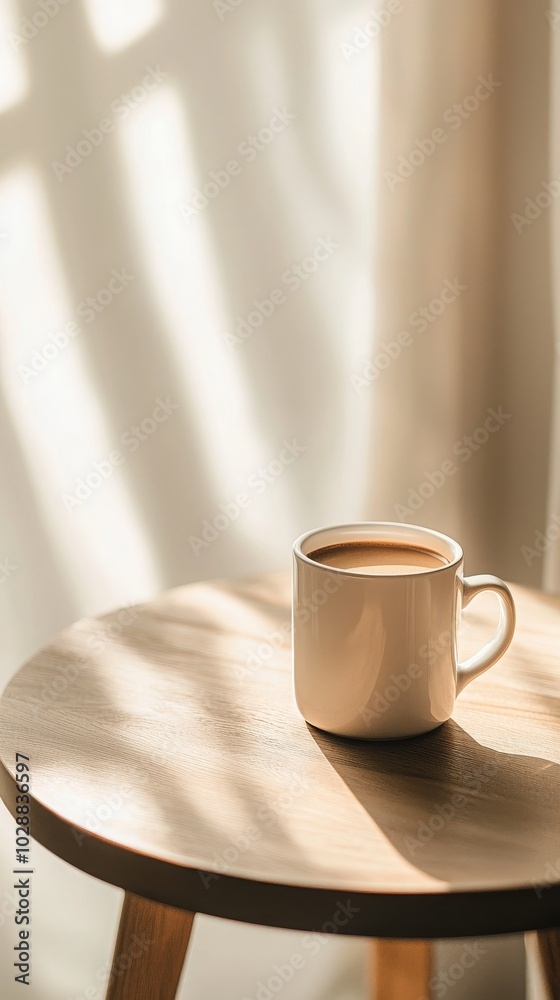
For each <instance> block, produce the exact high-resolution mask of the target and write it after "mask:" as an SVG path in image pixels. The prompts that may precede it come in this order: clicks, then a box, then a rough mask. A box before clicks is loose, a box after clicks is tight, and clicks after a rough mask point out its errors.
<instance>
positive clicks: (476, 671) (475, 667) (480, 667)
mask: <svg viewBox="0 0 560 1000" xmlns="http://www.w3.org/2000/svg"><path fill="white" fill-rule="evenodd" d="M484 590H490V591H492V592H493V593H494V594H496V596H497V598H498V600H499V602H500V622H499V624H498V631H497V632H496V635H495V636H494V637H493V638H492V639H490V642H487V643H486V645H485V646H483V647H482V649H481V650H479V652H478V653H475V654H474V656H470V657H469V659H468V660H465V662H464V663H458V664H457V694H459V693H460V692H461V691H462V690H463V688H465V687H466V686H467V684H469V683H470V682H471V681H472V680H474V678H475V677H478V676H479V675H480V674H483V673H484V671H485V670H488V667H491V666H492V665H493V664H494V663H495V662H496V660H499V659H500V656H503V654H504V653H505V651H506V649H507V648H508V646H509V644H510V642H511V640H512V639H513V633H514V631H515V604H514V603H513V597H512V595H511V591H510V589H509V587H507V586H506V584H505V583H504V582H503V580H500V579H499V577H497V576H486V575H485V576H466V577H464V579H463V607H464V608H466V606H467V604H470V602H471V601H472V599H473V597H476V595H477V594H481V593H482V592H483V591H484Z"/></svg>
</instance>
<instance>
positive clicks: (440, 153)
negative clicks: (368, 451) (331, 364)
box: [363, 0, 560, 586]
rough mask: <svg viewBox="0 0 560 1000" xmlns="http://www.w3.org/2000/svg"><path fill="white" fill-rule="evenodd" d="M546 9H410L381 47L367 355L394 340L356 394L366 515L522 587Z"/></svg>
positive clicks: (530, 576) (542, 517) (536, 370)
mask: <svg viewBox="0 0 560 1000" xmlns="http://www.w3.org/2000/svg"><path fill="white" fill-rule="evenodd" d="M548 6H549V5H548V4H547V3H546V2H545V0H538V2H533V3H531V4H528V3H526V2H524V0H513V2H509V0H508V2H505V0H469V3H465V2H464V0H446V2H445V3H440V2H438V0H411V2H410V3H403V4H402V9H401V13H399V14H397V15H395V17H394V19H393V23H392V24H391V25H388V26H387V28H386V30H385V32H384V34H383V36H382V39H381V41H382V60H381V62H382V68H381V78H382V83H381V95H382V96H381V103H380V107H381V113H382V127H381V137H380V143H379V170H378V172H377V184H378V195H379V204H380V219H379V224H378V226H377V233H378V240H377V256H378V264H377V287H378V289H379V291H378V296H379V298H378V305H377V315H376V320H375V328H376V345H375V348H374V353H375V352H377V353H379V352H380V351H381V352H383V347H382V344H383V342H388V343H389V346H391V342H392V341H394V339H395V337H397V335H398V334H399V333H401V332H406V334H407V336H406V337H405V338H404V339H403V341H402V343H401V344H398V345H397V346H399V347H401V353H400V355H398V356H397V348H396V347H394V346H393V349H392V350H393V354H394V355H395V358H394V359H393V360H392V361H391V364H390V366H389V367H387V368H386V369H385V370H384V371H382V372H381V373H380V374H379V375H378V376H377V377H375V381H374V382H373V384H372V386H371V390H370V391H371V392H372V395H373V397H374V401H373V407H374V416H373V427H374V443H373V447H372V453H373V454H372V472H371V482H372V490H371V497H370V513H371V515H372V516H376V517H378V516H379V517H387V518H389V517H395V516H396V517H397V519H401V518H407V519H409V520H416V521H418V522H420V523H425V524H427V525H429V526H434V527H435V526H439V527H440V528H442V529H443V530H447V531H449V532H450V533H451V534H453V535H456V536H457V537H459V538H460V539H461V541H462V542H463V544H464V547H465V551H466V564H467V570H468V572H483V571H491V572H496V573H500V574H503V575H504V576H506V577H507V578H509V579H512V580H518V581H523V582H527V583H531V584H534V585H540V584H541V582H542V579H543V571H544V560H543V558H542V555H541V554H540V552H539V551H538V548H537V549H535V542H536V540H537V545H538V539H539V536H538V535H536V533H537V532H539V531H543V532H544V531H545V530H546V527H547V525H548V522H549V519H550V514H551V512H553V511H554V510H556V511H557V512H558V513H559V514H560V497H559V495H558V494H559V492H560V478H559V471H558V470H557V469H556V466H555V464H554V462H553V461H551V413H552V394H553V372H554V362H555V359H556V357H557V354H556V353H555V350H554V331H553V317H552V277H553V267H552V260H551V247H550V232H551V225H552V219H553V213H554V211H555V208H554V207H552V208H543V209H542V210H541V209H539V207H538V206H537V207H536V211H535V209H534V208H533V209H532V208H531V206H530V205H529V204H528V202H527V200H526V199H529V200H530V202H534V201H535V198H537V200H538V201H539V203H541V204H546V202H547V201H548V197H547V195H546V191H545V189H544V187H543V184H542V182H543V181H545V182H546V181H549V180H550V179H551V178H552V177H553V176H557V174H558V169H560V164H558V163H557V167H556V172H555V170H554V165H553V164H552V163H551V158H550V145H551V141H554V119H553V118H552V117H551V116H550V110H549V109H550V105H551V100H550V65H551V59H550V49H551V38H555V37H556V36H555V35H554V33H553V31H552V30H551V25H550V23H549V19H548V18H547V16H546V11H547V7H548ZM549 122H550V123H551V124H552V126H553V127H552V129H550V128H549ZM434 136H435V138H434ZM551 136H552V137H553V138H552V140H551ZM553 204H554V205H555V203H553ZM525 213H528V216H531V215H533V216H536V217H535V218H534V219H533V221H531V219H530V218H525ZM455 282H457V283H458V285H457V286H456V287H457V288H460V294H457V296H456V298H453V293H451V292H450V291H449V286H450V285H452V284H453V283H455ZM446 285H447V286H448V290H447V294H445V292H443V303H442V290H444V289H445V288H446ZM446 298H447V299H448V300H449V301H448V302H446V301H445V299H446ZM430 303H431V306H430ZM421 308H426V309H427V312H425V313H423V314H422V315H421V316H420V317H419V316H418V310H419V309H421ZM403 344H405V345H406V346H403ZM379 360H380V361H381V363H382V364H385V363H386V361H385V358H383V357H382V356H381V357H380V358H379ZM373 374H375V373H373ZM366 391H367V390H366V389H364V390H363V392H364V393H365V392H366ZM493 413H497V414H499V415H501V416H500V419H495V418H494V417H493V416H492V414H493ZM549 483H552V484H553V487H552V488H551V493H550V500H549V506H548V508H547V490H548V488H549ZM555 483H556V484H557V485H556V486H554V484H555ZM403 507H405V508H407V510H408V513H407V512H406V511H403V510H402V508H403ZM558 533H559V535H560V528H559V529H558ZM553 534H554V532H553ZM541 545H542V543H541ZM559 553H560V547H557V548H556V550H555V552H552V551H551V552H550V553H549V555H548V560H549V573H548V577H547V582H548V583H549V584H550V585H551V586H553V585H555V584H556V585H558V583H559V580H560V578H559V577H558V576H557V575H556V574H555V573H554V569H553V567H554V566H555V565H557V564H558V562H559V561H560V559H559Z"/></svg>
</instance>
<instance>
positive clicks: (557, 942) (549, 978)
mask: <svg viewBox="0 0 560 1000" xmlns="http://www.w3.org/2000/svg"><path fill="white" fill-rule="evenodd" d="M537 941H538V946H539V956H540V960H541V969H542V974H543V979H544V981H545V984H546V988H547V990H548V996H549V998H550V1000H560V930H552V931H539V933H538V934H537Z"/></svg>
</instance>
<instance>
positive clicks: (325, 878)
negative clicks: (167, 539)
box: [0, 574, 560, 1000]
mask: <svg viewBox="0 0 560 1000" xmlns="http://www.w3.org/2000/svg"><path fill="white" fill-rule="evenodd" d="M513 589H514V596H515V599H516V604H517V609H518V626H517V631H516V635H515V639H514V641H513V644H512V646H511V647H510V650H509V651H508V653H507V654H506V656H505V657H504V658H503V659H502V660H501V661H500V663H499V664H497V665H496V666H495V667H493V668H492V669H491V670H490V671H489V672H488V673H487V674H485V675H484V677H482V678H480V679H479V680H477V681H475V682H473V684H472V685H470V686H469V687H468V688H467V689H466V691H465V692H464V693H463V694H462V695H461V696H460V698H459V699H458V701H457V704H456V708H455V713H454V716H453V719H452V721H450V722H448V723H446V724H445V725H443V726H442V727H441V728H440V729H438V730H436V731H435V732H432V733H429V734H427V735H425V736H422V737H419V738H417V739H411V740H406V741H402V742H393V743H375V742H372V743H368V742H358V741H351V740H346V739H343V738H338V737H334V736H329V735H328V734H326V733H323V732H320V731H318V730H315V729H312V728H311V727H310V726H308V725H307V724H306V723H305V722H304V720H303V719H302V718H301V716H300V715H299V714H298V711H297V709H296V706H295V703H294V698H293V692H292V679H291V650H290V635H291V624H290V581H289V577H288V576H287V575H286V574H274V575H270V576H263V577H259V578H255V579H247V580H222V581H214V582H210V583H202V584H192V585H189V586H185V587H179V588H177V589H174V590H171V591H169V592H167V593H165V594H163V595H162V596H160V597H158V598H157V599H155V600H153V601H151V602H150V603H148V604H146V605H143V606H138V607H133V608H127V609H123V610H121V611H117V612H114V613H112V614H110V615H106V616H103V617H100V618H97V619H88V620H83V621H80V622H78V623H77V624H75V625H73V626H72V627H70V628H68V629H66V630H65V631H64V632H62V633H61V634H60V635H59V636H57V638H56V639H55V640H54V641H53V642H52V643H51V644H50V645H49V646H47V647H46V648H45V649H44V650H42V651H41V652H40V653H38V654H37V655H36V656H34V657H33V658H32V659H31V660H30V661H29V662H28V663H27V664H26V665H25V666H24V667H22V669H21V670H20V671H19V672H18V673H17V674H16V675H15V677H14V678H13V680H12V681H11V683H10V684H9V685H8V687H7V689H6V691H5V692H4V695H3V697H2V699H1V701H0V792H1V795H2V798H3V799H4V802H5V803H6V805H7V807H8V809H9V810H10V811H11V813H12V814H13V815H14V816H21V810H18V809H17V804H18V801H19V802H21V801H22V800H21V799H20V800H18V799H17V796H18V794H20V795H21V786H22V779H23V781H24V782H25V780H26V777H25V776H26V767H27V769H28V772H29V775H30V778H29V786H30V787H29V792H28V795H29V799H30V830H31V836H32V837H33V838H35V839H36V840H38V841H39V842H40V843H42V844H43V845H44V846H45V847H47V848H48V849H49V850H51V851H53V852H54V853H55V854H57V855H58V856H59V857H61V858H63V859H64V860H66V861H68V862H69V863H70V864H72V865H74V866H75V867H77V868H79V869H81V870H82V871H84V872H88V873H89V874H91V875H94V876H96V877H97V878H100V879H102V880H103V881H105V882H109V883H112V884H113V885H116V886H121V887H122V888H123V889H125V891H126V895H125V903H124V908H123V914H122V918H121V925H120V929H119V935H118V940H117V944H116V949H115V957H114V965H113V974H112V977H111V980H110V984H109V988H108V993H107V996H108V997H109V998H110V1000H124V998H125V997H127V998H130V997H134V1000H154V998H162V1000H163V998H165V1000H170V998H172V997H174V996H175V993H176V989H177V984H178V980H179V976H180V973H181V968H182V965H183V960H184V956H185V953H186V949H187V945H188V940H189V936H190V932H191V927H192V921H193V914H196V913H206V914H214V915H216V916H220V917H225V918H229V919H233V920H241V921H247V922H250V923H257V924H267V925H271V926H277V927H286V928H295V929H300V930H305V931H309V932H320V933H337V934H350V935H361V936H367V937H371V938H377V939H378V941H377V943H376V948H377V962H376V970H377V971H376V976H377V993H376V996H377V998H378V1000H381V998H387V997H406V996H408V992H407V991H408V990H410V991H412V992H411V994H410V995H411V996H414V997H418V996H422V995H423V994H424V993H426V994H427V993H428V992H429V991H428V980H429V978H430V974H431V973H430V946H429V941H428V939H430V938H438V937H453V936H461V937H464V936H468V935H476V936H479V935H480V936H482V935H487V934H503V933H507V932H520V931H527V930H537V931H540V932H541V934H540V941H541V953H542V955H543V958H544V965H545V969H546V970H547V974H548V976H549V979H550V981H551V984H552V985H553V989H554V990H556V991H558V990H559V984H558V978H557V977H556V978H555V975H554V967H555V965H554V963H555V960H556V959H557V951H556V940H557V938H556V932H555V931H554V930H553V929H554V928H556V927H558V926H559V925H560V670H559V665H560V660H559V656H560V601H558V600H556V599H554V598H551V597H547V596H545V595H542V594H538V593H535V592H532V591H529V590H525V589H522V588H519V587H515V588H513ZM495 617H496V608H495V606H494V604H493V601H492V598H491V597H488V599H487V598H481V599H480V600H477V601H476V602H474V603H473V605H471V607H469V609H468V610H467V612H466V613H465V616H464V628H463V631H462V636H461V646H462V648H461V653H462V654H464V655H470V653H471V652H474V651H475V650H476V649H477V648H479V647H480V646H481V645H482V644H483V642H484V641H485V639H486V638H487V637H488V636H489V635H490V634H491V633H492V631H493V628H494V622H495ZM16 755H18V756H17V757H16ZM26 758H28V761H27V764H26V760H25V759H26ZM18 763H19V764H21V763H23V764H24V767H18ZM16 778H17V779H19V785H18V781H17V780H16ZM140 931H143V932H145V933H146V934H147V935H148V937H149V939H150V940H151V941H152V944H151V946H150V947H149V948H148V949H147V950H145V951H143V952H141V954H135V953H134V952H133V951H132V948H131V945H130V942H131V941H133V940H134V937H133V936H134V934H138V933H139V932H140ZM399 939H400V940H399ZM404 939H416V940H415V941H411V940H406V941H405V940H404ZM554 995H555V996H557V995H558V992H556V993H554Z"/></svg>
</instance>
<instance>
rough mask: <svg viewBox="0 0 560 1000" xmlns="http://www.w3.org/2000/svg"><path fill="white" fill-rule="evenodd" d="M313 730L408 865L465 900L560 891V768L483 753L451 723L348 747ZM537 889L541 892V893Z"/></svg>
mask: <svg viewBox="0 0 560 1000" xmlns="http://www.w3.org/2000/svg"><path fill="white" fill-rule="evenodd" d="M308 729H309V732H310V734H311V736H312V737H313V739H314V740H315V742H316V744H317V746H318V747H319V748H320V750H321V752H322V753H323V755H324V756H325V757H326V759H327V760H328V761H329V763H330V765H331V766H332V767H333V768H334V770H335V771H336V772H337V773H338V774H339V775H340V777H341V778H342V779H343V781H344V782H345V784H346V785H347V786H348V788H349V789H350V791H351V792H352V794H353V795H354V796H355V798H356V799H357V800H358V802H360V804H361V805H362V806H363V808H364V809H365V810H366V811H367V812H368V813H369V815H370V816H371V818H372V819H373V820H374V821H375V823H376V825H377V826H378V827H379V829H380V830H381V831H382V833H383V834H384V835H385V837H387V839H388V840H389V841H390V843H391V844H392V845H393V846H394V847H395V848H396V849H397V850H398V851H399V853H400V854H401V855H402V857H403V858H404V859H406V861H408V862H409V863H410V864H412V865H414V866H415V867H416V868H418V869H419V870H421V871H424V872H426V873H427V874H429V875H431V876H433V877H434V878H437V879H439V880H441V881H442V882H449V883H450V884H451V885H456V884H457V882H458V881H461V883H463V884H464V888H465V889H466V890H468V889H470V888H472V889H479V888H487V887H489V885H490V884H491V885H492V886H498V885H499V884H500V881H502V882H503V883H504V885H507V886H508V887H511V878H512V870H514V871H515V872H516V874H518V876H519V884H520V885H521V884H525V885H526V884H527V883H529V884H531V885H534V886H535V891H537V893H538V892H542V891H543V888H542V887H544V888H546V886H547V884H549V883H550V881H551V880H552V881H554V873H555V867H556V866H558V870H557V871H556V881H560V821H559V817H560V766H559V765H558V764H555V763H552V762H551V761H548V760H543V759H542V758H539V757H525V756H519V755H516V754H509V753H501V752H497V751H495V750H492V749H490V748H489V747H485V746H482V745H481V744H480V743H478V742H477V741H476V740H475V739H473V737H472V736H470V735H469V734H468V733H467V732H466V731H465V730H464V729H462V728H461V726H459V725H458V724H457V723H456V722H454V721H453V720H450V721H448V722H446V723H444V725H442V726H441V727H440V728H439V729H436V730H434V731H433V732H431V733H427V734H425V735H423V736H418V737H415V738H412V739H407V740H398V741H386V742H383V741H378V742H371V741H366V740H359V741H358V740H351V739H347V738H345V737H341V736H334V735H331V734H330V733H325V732H322V731H321V730H318V729H315V728H314V727H313V726H310V725H309V724H308ZM539 884H540V885H541V889H539V888H538V886H539Z"/></svg>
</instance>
